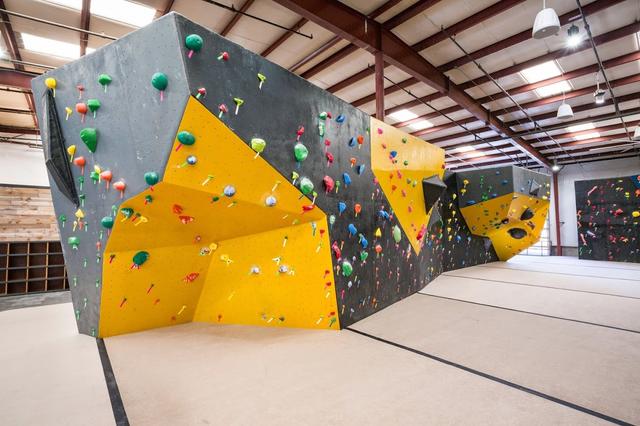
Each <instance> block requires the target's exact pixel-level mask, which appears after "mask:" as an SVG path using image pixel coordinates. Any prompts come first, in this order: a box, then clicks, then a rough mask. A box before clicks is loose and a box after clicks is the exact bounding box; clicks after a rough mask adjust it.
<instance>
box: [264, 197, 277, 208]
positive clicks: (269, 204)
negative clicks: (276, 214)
mask: <svg viewBox="0 0 640 426" xmlns="http://www.w3.org/2000/svg"><path fill="white" fill-rule="evenodd" d="M264 203H265V204H266V206H267V207H273V206H275V205H276V203H277V200H276V197H274V196H273V195H269V196H268V197H267V199H266V200H265V201H264Z"/></svg>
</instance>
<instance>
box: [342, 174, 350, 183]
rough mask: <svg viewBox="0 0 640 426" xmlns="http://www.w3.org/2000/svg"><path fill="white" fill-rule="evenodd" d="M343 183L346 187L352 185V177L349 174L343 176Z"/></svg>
mask: <svg viewBox="0 0 640 426" xmlns="http://www.w3.org/2000/svg"><path fill="white" fill-rule="evenodd" d="M342 182H344V184H345V186H349V185H351V176H349V173H343V174H342Z"/></svg>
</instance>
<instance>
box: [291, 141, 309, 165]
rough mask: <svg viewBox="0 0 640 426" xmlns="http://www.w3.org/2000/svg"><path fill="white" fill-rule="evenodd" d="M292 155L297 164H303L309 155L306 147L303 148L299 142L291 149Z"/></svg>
mask: <svg viewBox="0 0 640 426" xmlns="http://www.w3.org/2000/svg"><path fill="white" fill-rule="evenodd" d="M293 154H294V155H295V157H296V161H298V162H299V163H301V162H303V161H304V160H306V159H307V156H308V155H309V150H308V149H307V147H306V146H304V145H303V144H301V143H300V142H298V143H297V144H295V146H294V147H293Z"/></svg>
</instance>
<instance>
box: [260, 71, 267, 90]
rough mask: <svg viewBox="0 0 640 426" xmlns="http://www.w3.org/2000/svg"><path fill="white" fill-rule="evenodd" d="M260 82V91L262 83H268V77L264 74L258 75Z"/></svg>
mask: <svg viewBox="0 0 640 426" xmlns="http://www.w3.org/2000/svg"><path fill="white" fill-rule="evenodd" d="M258 80H259V81H260V84H258V90H262V83H264V82H265V81H267V77H266V76H265V75H264V74H261V73H258Z"/></svg>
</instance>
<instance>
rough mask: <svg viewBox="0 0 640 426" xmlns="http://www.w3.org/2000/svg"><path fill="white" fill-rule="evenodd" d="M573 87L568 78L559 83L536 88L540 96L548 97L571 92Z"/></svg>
mask: <svg viewBox="0 0 640 426" xmlns="http://www.w3.org/2000/svg"><path fill="white" fill-rule="evenodd" d="M571 89H572V87H571V85H570V84H569V83H568V82H567V81H566V80H563V81H559V82H557V83H553V84H549V85H547V86H542V87H538V88H537V89H536V93H537V94H538V95H539V96H540V97H542V98H546V97H549V96H554V95H559V94H560V93H562V92H565V93H566V92H570V91H571Z"/></svg>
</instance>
